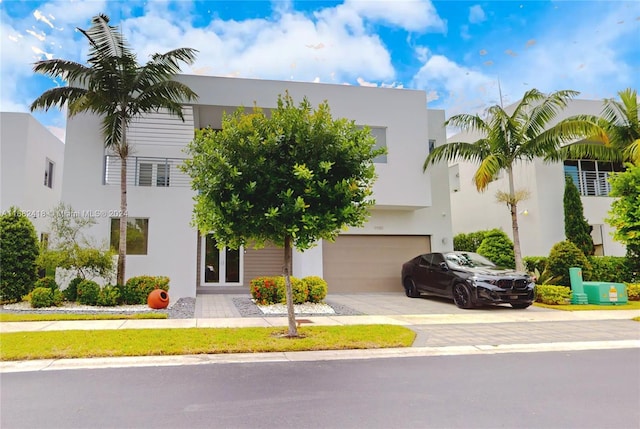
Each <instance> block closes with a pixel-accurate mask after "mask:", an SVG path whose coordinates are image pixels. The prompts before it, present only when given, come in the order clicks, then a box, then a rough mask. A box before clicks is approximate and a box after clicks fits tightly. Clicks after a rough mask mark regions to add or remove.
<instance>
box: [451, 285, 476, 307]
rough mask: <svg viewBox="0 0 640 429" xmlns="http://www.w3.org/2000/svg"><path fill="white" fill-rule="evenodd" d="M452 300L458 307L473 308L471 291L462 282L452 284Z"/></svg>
mask: <svg viewBox="0 0 640 429" xmlns="http://www.w3.org/2000/svg"><path fill="white" fill-rule="evenodd" d="M453 302H454V303H455V304H456V305H457V306H458V307H459V308H473V303H472V302H471V292H469V288H468V287H467V286H466V285H463V284H462V283H456V284H455V285H453Z"/></svg>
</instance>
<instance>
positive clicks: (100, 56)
mask: <svg viewBox="0 0 640 429" xmlns="http://www.w3.org/2000/svg"><path fill="white" fill-rule="evenodd" d="M78 31H79V32H80V33H82V34H83V35H84V36H85V37H86V38H87V40H88V41H89V45H90V46H91V49H90V51H89V63H91V64H95V63H98V62H100V61H102V60H104V59H106V58H118V57H123V56H129V55H133V54H132V53H131V51H130V50H129V47H128V45H127V42H126V41H125V39H124V36H123V35H122V33H121V32H120V31H119V30H118V28H117V27H114V26H111V25H109V17H108V16H107V15H104V14H99V15H96V16H94V17H93V18H92V19H91V27H89V29H88V30H82V29H81V28H78Z"/></svg>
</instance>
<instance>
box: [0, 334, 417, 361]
mask: <svg viewBox="0 0 640 429" xmlns="http://www.w3.org/2000/svg"><path fill="white" fill-rule="evenodd" d="M298 332H299V334H300V335H301V338H295V339H291V338H287V337H285V336H284V334H286V329H285V328H187V329H122V330H100V331H78V330H75V331H50V332H12V333H3V334H0V344H2V348H1V349H0V360H5V361H6V360H28V359H62V358H91V357H105V356H110V357H111V356H158V355H183V354H202V353H258V352H285V351H302V350H344V349H374V348H388V347H409V346H411V344H413V341H414V339H415V336H416V334H415V332H413V331H412V330H410V329H408V328H405V327H402V326H394V325H354V326H312V327H301V328H299V329H298Z"/></svg>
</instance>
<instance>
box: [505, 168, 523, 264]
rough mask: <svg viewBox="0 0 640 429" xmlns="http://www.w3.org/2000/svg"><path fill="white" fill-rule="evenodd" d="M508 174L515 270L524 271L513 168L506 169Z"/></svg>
mask: <svg viewBox="0 0 640 429" xmlns="http://www.w3.org/2000/svg"><path fill="white" fill-rule="evenodd" d="M507 173H508V176H509V200H510V201H509V210H510V211H511V228H512V230H513V254H514V257H515V260H516V270H518V271H524V263H523V262H522V251H521V250H520V231H519V228H518V202H517V201H516V196H515V186H514V184H513V170H512V169H508V170H507Z"/></svg>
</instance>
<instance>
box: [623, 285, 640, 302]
mask: <svg viewBox="0 0 640 429" xmlns="http://www.w3.org/2000/svg"><path fill="white" fill-rule="evenodd" d="M625 284H626V286H627V298H629V301H640V283H625Z"/></svg>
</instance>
